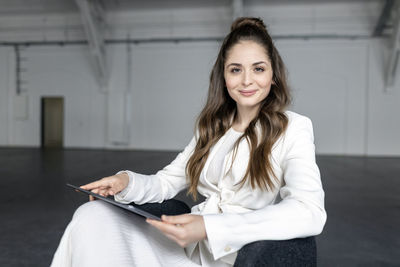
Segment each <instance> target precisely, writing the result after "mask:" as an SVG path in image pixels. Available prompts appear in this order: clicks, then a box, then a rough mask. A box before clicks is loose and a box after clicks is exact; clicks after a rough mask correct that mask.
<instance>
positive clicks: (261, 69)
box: [255, 67, 264, 72]
mask: <svg viewBox="0 0 400 267" xmlns="http://www.w3.org/2000/svg"><path fill="white" fill-rule="evenodd" d="M255 70H256V72H263V71H264V68H261V67H257V68H255Z"/></svg>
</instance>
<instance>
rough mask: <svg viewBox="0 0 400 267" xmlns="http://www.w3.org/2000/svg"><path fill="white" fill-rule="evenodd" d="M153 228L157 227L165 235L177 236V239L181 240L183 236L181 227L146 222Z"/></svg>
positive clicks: (154, 221) (158, 222) (150, 221)
mask: <svg viewBox="0 0 400 267" xmlns="http://www.w3.org/2000/svg"><path fill="white" fill-rule="evenodd" d="M146 221H147V222H148V223H150V224H151V225H152V226H154V227H156V228H157V229H158V230H160V231H161V232H163V233H164V234H169V235H173V236H175V238H177V239H179V236H181V235H182V231H183V229H182V228H181V227H180V226H176V225H174V224H169V223H165V222H160V221H157V220H150V219H148V220H146Z"/></svg>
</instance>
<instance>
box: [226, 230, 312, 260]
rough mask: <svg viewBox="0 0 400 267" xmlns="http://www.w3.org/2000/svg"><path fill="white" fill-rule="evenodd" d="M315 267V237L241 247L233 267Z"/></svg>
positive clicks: (268, 241)
mask: <svg viewBox="0 0 400 267" xmlns="http://www.w3.org/2000/svg"><path fill="white" fill-rule="evenodd" d="M250 266H257V267H258V266H272V267H280V266H290V267H296V266H299V267H300V266H302V267H303V266H304V267H305V266H307V267H308V266H310V267H315V266H317V248H316V243H315V237H313V236H311V237H306V238H296V239H290V240H279V241H271V240H263V241H256V242H253V243H250V244H247V245H245V246H244V247H242V248H241V249H240V250H239V252H238V256H237V258H236V261H235V265H234V267H250Z"/></svg>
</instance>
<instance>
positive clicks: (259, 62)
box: [227, 61, 268, 67]
mask: <svg viewBox="0 0 400 267" xmlns="http://www.w3.org/2000/svg"><path fill="white" fill-rule="evenodd" d="M262 63H264V64H266V65H268V64H267V62H265V61H258V62H255V63H253V64H252V65H253V66H255V65H258V64H262ZM229 66H242V64H240V63H231V64H229V65H228V66H227V67H229Z"/></svg>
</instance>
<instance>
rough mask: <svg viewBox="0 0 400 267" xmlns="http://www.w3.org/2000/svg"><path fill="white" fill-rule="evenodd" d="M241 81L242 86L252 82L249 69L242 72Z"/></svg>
mask: <svg viewBox="0 0 400 267" xmlns="http://www.w3.org/2000/svg"><path fill="white" fill-rule="evenodd" d="M242 83H243V85H244V86H249V85H250V84H252V83H253V79H252V77H251V73H250V72H249V71H245V72H243V77H242Z"/></svg>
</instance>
